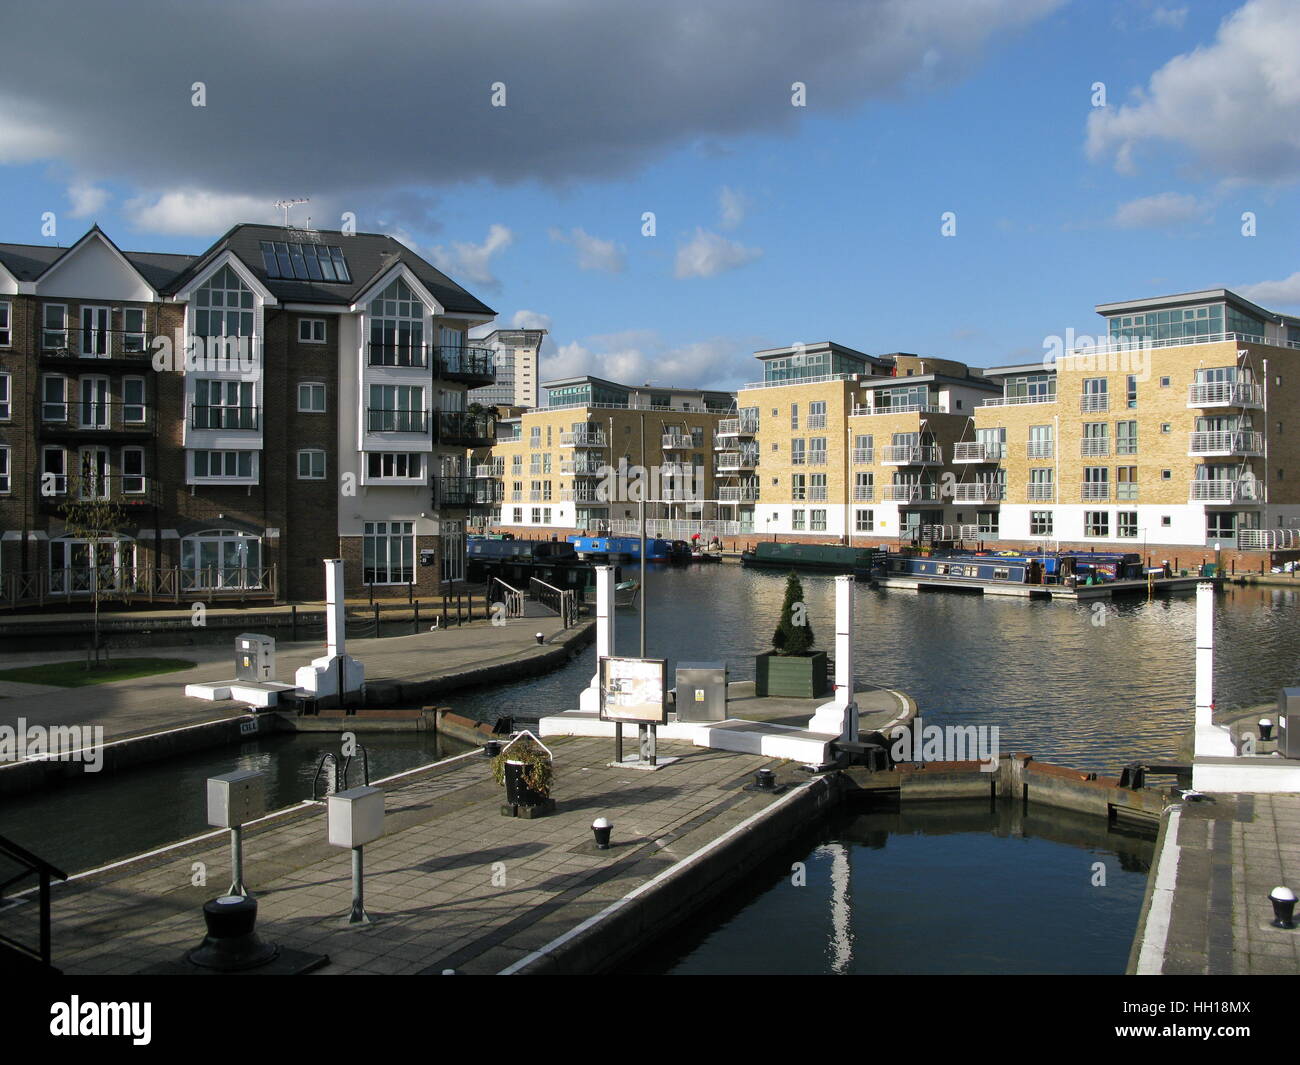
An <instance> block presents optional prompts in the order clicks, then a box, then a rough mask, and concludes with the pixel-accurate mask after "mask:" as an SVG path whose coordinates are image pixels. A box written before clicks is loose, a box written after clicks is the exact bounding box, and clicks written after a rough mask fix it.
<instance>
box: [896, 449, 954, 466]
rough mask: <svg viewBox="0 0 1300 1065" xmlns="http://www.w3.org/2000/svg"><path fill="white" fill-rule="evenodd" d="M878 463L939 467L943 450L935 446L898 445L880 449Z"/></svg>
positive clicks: (941, 462)
mask: <svg viewBox="0 0 1300 1065" xmlns="http://www.w3.org/2000/svg"><path fill="white" fill-rule="evenodd" d="M880 461H881V462H882V463H884V464H885V465H886V466H940V465H942V464H943V448H941V447H939V446H938V445H936V444H898V445H890V446H889V447H884V448H881V453H880Z"/></svg>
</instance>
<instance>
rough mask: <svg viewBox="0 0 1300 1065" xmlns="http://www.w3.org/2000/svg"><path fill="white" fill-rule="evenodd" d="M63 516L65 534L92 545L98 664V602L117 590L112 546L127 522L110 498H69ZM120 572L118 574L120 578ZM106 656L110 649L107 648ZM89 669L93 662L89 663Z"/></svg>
mask: <svg viewBox="0 0 1300 1065" xmlns="http://www.w3.org/2000/svg"><path fill="white" fill-rule="evenodd" d="M59 512H60V516H61V517H62V518H63V527H64V533H65V534H66V535H67V536H70V537H72V538H73V539H76V540H84V541H86V544H87V545H88V548H89V556H90V557H89V559H88V561H89V563H90V566H89V570H90V573H89V584H90V588H89V591H90V601H91V605H92V608H93V610H94V619H95V620H94V635H93V641H94V642H93V643H92V645H91V658H92V659H93V663H94V665H96V666H98V665H99V657H100V649H101V648H100V641H99V604H100V601H101V600H104V599H108V598H109V597H110V596H111V595H112V594H113V593H114V591H115V590H116V586H117V583H118V582H116V581H114V580H113V579H112V577H113V554H112V546H111V545H113V544H115V543H116V542H117V537H118V534H119V532H120V531H121V529H122V527H123V525H124V524H125V517H124V515H123V514H122V509H121V508H120V507H119V506H118V505H117V504H116V503H112V502H110V501H109V500H107V499H99V498H92V499H69V500H68V502H66V503H64V504H63V506H62V507H60V508H59ZM105 548H107V549H108V550H109V561H108V563H107V565H105V562H104V549H105ZM120 577H121V575H120V574H119V578H120ZM104 651H105V658H107V648H104ZM86 668H87V669H89V668H90V662H87V666H86Z"/></svg>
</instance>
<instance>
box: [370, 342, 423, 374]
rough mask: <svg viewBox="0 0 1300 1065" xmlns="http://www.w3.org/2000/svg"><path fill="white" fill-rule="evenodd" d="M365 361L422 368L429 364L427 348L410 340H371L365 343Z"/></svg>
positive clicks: (415, 368) (373, 364) (404, 367)
mask: <svg viewBox="0 0 1300 1065" xmlns="http://www.w3.org/2000/svg"><path fill="white" fill-rule="evenodd" d="M366 362H367V363H368V364H369V365H371V366H389V367H395V368H400V369H407V370H424V369H427V368H428V366H429V349H428V347H427V346H426V345H424V344H416V343H413V342H411V341H403V340H397V341H389V342H377V341H372V342H371V343H369V344H367V345H366Z"/></svg>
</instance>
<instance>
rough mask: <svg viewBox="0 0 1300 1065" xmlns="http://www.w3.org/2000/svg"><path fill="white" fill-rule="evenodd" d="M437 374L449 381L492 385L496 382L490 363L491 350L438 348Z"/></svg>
mask: <svg viewBox="0 0 1300 1065" xmlns="http://www.w3.org/2000/svg"><path fill="white" fill-rule="evenodd" d="M437 351H438V372H439V373H440V374H441V375H442V376H443V377H445V378H447V379H448V380H451V381H467V382H473V383H480V382H481V383H484V384H492V383H493V382H494V381H495V380H496V367H495V366H494V365H493V363H492V349H491V348H465V347H453V346H452V345H450V344H441V345H439V346H438V349H437Z"/></svg>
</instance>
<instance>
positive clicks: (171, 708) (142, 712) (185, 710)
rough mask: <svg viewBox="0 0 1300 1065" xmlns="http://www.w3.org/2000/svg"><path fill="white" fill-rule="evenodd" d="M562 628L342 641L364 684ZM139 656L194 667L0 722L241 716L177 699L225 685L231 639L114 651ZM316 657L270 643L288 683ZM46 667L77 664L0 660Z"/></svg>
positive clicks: (507, 652) (16, 701)
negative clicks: (203, 686)
mask: <svg viewBox="0 0 1300 1065" xmlns="http://www.w3.org/2000/svg"><path fill="white" fill-rule="evenodd" d="M563 631H564V630H563V628H562V626H561V625H560V622H559V619H558V618H554V617H550V618H524V619H520V620H512V621H508V622H507V623H506V624H505V625H493V624H491V623H490V622H488V621H476V622H473V623H469V624H465V625H461V626H459V627H456V626H453V627H451V628H448V629H444V630H441V631H439V632H422V633H418V634H416V635H413V636H394V637H388V638H384V639H372V640H349V641H348V643H347V650H348V653H349V654H351V655H353V656H354V657H356V658H359V659H360V660H361V661H362V662H364V663H365V666H366V679H367V681H380V680H399V679H403V678H413V677H419V678H424V677H430V676H433V675H436V674H439V673H459V672H463V671H465V670H469V669H475V668H482V667H490V666H493V665H496V664H504V663H507V662H513V661H516V660H518V659H519V658H521V657H525V656H530V655H535V654H539V653H543V652H545V651H547V650H549V649H550V645H551V644H552V643H553V641H554V640H555V638H556V637H557V636H558V635H559V634H560V633H562V632H563ZM537 632H541V633H542V634H543V635H544V636H545V638H546V644H544V645H543V646H541V647H539V646H538V645H537V642H536V640H535V639H534V636H533V634H534V633H537ZM146 653H147V655H148V656H149V657H151V658H182V659H188V660H190V661H194V662H197V663H198V664H197V665H196V666H195V667H194V668H193V669H187V670H182V671H180V672H177V673H162V674H159V675H157V676H153V677H140V678H137V679H135V680H121V681H113V682H110V683H107V684H97V685H94V686H90V687H84V688H58V689H54V690H55V691H56V692H57V693H58V695H57V696H56V697H51V695H50V693H48V692H38V693H35V694H26V695H24V694H21V693H16V694H15V695H13V696H12V697H9V698H4V699H0V725H15V724H16V722H17V720H18V718H20V717H21V718H25V719H26V721H27V724H28V725H29V726H31V725H44V726H50V725H102V726H103V728H104V738H105V740H108V741H111V740H117V739H123V738H125V737H128V736H135V735H142V734H144V733H148V732H156V731H159V730H162V729H167V728H175V727H178V726H181V725H194V724H198V723H200V722H203V721H214V720H219V719H221V718H226V717H242V716H244V715H245V714H246V713H247V712H248V711H247V709H246V708H245V706H244V705H243V704H241V703H209V702H205V701H203V700H201V699H190V698H186V697H185V695H184V694H183V692H184V690H185V685H186V684H194V683H199V682H212V681H220V680H229V679H230V678H231V677H233V676H234V672H235V666H234V658H235V652H234V639H233V637H232V638H231V641H230V643H229V644H227V645H224V646H223V645H220V644H206V645H202V646H192V647H154V648H148V649H147V651H143V650H142V651H140V652H130V651H124V652H122V654H123V655H124V656H125V655H132V654H146ZM322 654H324V646H323V644H322V643H320V642H313V643H305V642H299V643H280V644H277V646H276V670H277V675H278V677H279V679H280V680H282V681H284V682H286V683H288V682H292V680H293V675H294V670H295V669H297V668H298V667H299V666H304V665H307V664H308V663H309V662H310V661H311V660H312V659H313V658H316V657H319V656H320V655H322ZM48 662H68V669H69V670H77V669H80V668H81V660H80V659H78V658H77V655H76V653H75V652H69V651H60V652H31V653H24V654H16V655H0V668H13V667H17V666H26V665H38V664H44V663H48ZM0 694H4V692H2V691H0Z"/></svg>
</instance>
